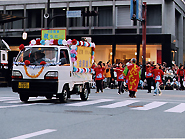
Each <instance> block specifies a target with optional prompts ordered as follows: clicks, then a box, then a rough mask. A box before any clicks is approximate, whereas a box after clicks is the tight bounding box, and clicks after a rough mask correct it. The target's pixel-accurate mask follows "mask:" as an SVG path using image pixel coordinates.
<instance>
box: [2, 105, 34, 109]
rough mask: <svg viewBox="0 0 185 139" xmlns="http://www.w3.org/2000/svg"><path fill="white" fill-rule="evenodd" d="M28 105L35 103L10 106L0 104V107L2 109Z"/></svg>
mask: <svg viewBox="0 0 185 139" xmlns="http://www.w3.org/2000/svg"><path fill="white" fill-rule="evenodd" d="M29 105H35V104H20V105H11V106H0V109H4V108H15V107H21V106H29Z"/></svg>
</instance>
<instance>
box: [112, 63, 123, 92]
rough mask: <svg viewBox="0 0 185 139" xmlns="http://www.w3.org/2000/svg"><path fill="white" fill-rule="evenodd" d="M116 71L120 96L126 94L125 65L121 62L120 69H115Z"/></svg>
mask: <svg viewBox="0 0 185 139" xmlns="http://www.w3.org/2000/svg"><path fill="white" fill-rule="evenodd" d="M113 69H114V71H116V73H117V81H118V94H119V95H120V94H121V92H122V93H124V90H123V81H124V75H123V71H124V68H123V64H122V63H121V62H120V63H119V67H116V68H113Z"/></svg>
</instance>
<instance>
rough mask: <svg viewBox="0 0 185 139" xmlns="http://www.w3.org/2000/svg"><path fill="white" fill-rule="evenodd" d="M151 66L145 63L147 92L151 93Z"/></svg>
mask: <svg viewBox="0 0 185 139" xmlns="http://www.w3.org/2000/svg"><path fill="white" fill-rule="evenodd" d="M152 70H153V67H152V66H151V64H150V63H148V64H147V65H146V80H147V84H148V93H151V82H152V80H153V74H152Z"/></svg>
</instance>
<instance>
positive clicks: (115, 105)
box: [98, 100, 139, 108]
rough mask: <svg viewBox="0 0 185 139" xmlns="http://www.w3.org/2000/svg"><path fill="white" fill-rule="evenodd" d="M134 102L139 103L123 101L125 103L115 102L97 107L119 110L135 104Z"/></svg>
mask: <svg viewBox="0 0 185 139" xmlns="http://www.w3.org/2000/svg"><path fill="white" fill-rule="evenodd" d="M136 102H139V101H138V100H125V101H121V102H116V103H113V104H109V105H104V106H98V107H100V108H119V107H123V106H127V105H130V104H132V103H136Z"/></svg>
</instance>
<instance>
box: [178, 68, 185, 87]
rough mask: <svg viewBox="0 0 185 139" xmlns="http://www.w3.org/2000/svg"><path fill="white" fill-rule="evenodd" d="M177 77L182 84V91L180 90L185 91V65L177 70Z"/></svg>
mask: <svg viewBox="0 0 185 139" xmlns="http://www.w3.org/2000/svg"><path fill="white" fill-rule="evenodd" d="M177 77H178V81H179V82H180V89H179V90H184V85H183V81H184V69H183V65H180V66H179V69H178V70H177Z"/></svg>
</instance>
